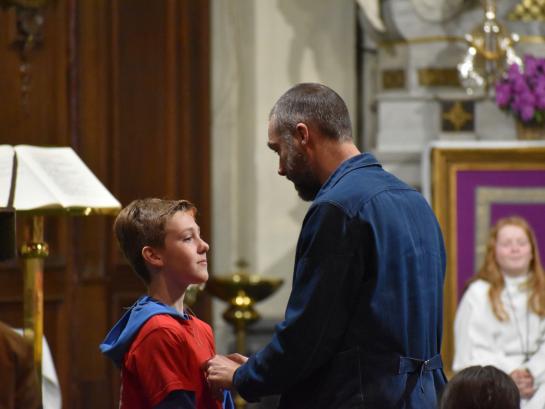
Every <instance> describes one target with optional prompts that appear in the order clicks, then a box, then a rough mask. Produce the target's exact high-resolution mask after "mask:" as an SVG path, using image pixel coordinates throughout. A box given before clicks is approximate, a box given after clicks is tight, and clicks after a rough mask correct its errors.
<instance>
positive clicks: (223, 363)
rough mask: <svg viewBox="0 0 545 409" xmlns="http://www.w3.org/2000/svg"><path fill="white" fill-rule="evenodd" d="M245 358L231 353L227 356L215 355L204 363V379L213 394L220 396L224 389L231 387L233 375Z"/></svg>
mask: <svg viewBox="0 0 545 409" xmlns="http://www.w3.org/2000/svg"><path fill="white" fill-rule="evenodd" d="M247 360H248V358H246V357H245V356H242V355H240V354H231V355H229V356H228V357H226V356H223V355H216V356H214V357H213V358H211V359H209V360H208V362H206V364H205V365H204V371H205V373H206V380H207V382H208V386H209V387H210V390H211V392H212V394H213V395H214V396H216V397H221V396H222V395H223V390H224V389H232V388H233V375H234V374H235V371H236V370H237V369H238V367H239V366H240V365H242V364H243V363H244V362H246V361H247Z"/></svg>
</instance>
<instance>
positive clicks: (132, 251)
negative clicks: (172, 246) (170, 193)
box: [114, 198, 197, 285]
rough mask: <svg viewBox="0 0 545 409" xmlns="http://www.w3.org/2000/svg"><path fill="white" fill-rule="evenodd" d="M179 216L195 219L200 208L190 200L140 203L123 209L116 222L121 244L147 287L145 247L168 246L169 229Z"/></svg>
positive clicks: (148, 276) (131, 204) (150, 199)
mask: <svg viewBox="0 0 545 409" xmlns="http://www.w3.org/2000/svg"><path fill="white" fill-rule="evenodd" d="M176 212H189V213H191V214H192V215H193V217H195V216H196V214H197V208H196V207H195V205H194V204H193V203H191V202H189V201H187V200H165V199H157V198H147V199H137V200H134V201H133V202H131V203H130V204H129V205H127V206H126V207H125V208H123V209H122V210H121V212H119V214H118V215H117V217H116V219H115V222H114V232H115V235H116V238H117V242H118V243H119V246H120V247H121V250H122V251H123V254H124V255H125V258H126V259H127V261H128V262H129V264H130V265H131V267H132V268H133V270H134V271H135V272H136V274H138V276H139V277H140V278H141V279H142V280H144V282H145V283H146V285H149V284H150V281H151V276H150V272H149V270H148V268H147V266H146V263H145V261H144V258H143V257H142V249H143V248H144V247H145V246H153V247H158V248H162V247H163V246H164V244H165V235H166V231H165V225H166V223H167V221H168V220H169V219H170V218H171V217H172V216H174V214H175V213H176Z"/></svg>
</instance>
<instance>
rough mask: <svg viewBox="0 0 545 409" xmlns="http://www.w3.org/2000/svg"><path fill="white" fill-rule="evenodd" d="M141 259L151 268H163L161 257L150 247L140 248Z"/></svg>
mask: <svg viewBox="0 0 545 409" xmlns="http://www.w3.org/2000/svg"><path fill="white" fill-rule="evenodd" d="M142 258H143V259H144V261H145V262H147V263H148V264H150V265H151V266H153V267H162V266H163V258H162V257H161V254H160V253H159V252H158V251H157V250H156V249H154V248H153V247H151V246H144V247H143V248H142Z"/></svg>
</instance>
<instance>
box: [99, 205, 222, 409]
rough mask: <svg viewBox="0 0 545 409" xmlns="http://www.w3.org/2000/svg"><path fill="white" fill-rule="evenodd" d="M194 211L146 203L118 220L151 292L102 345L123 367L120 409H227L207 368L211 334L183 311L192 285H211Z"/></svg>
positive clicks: (127, 250)
mask: <svg viewBox="0 0 545 409" xmlns="http://www.w3.org/2000/svg"><path fill="white" fill-rule="evenodd" d="M196 212H197V209H196V207H195V206H194V205H193V204H191V203H190V202H188V201H185V200H176V201H175V200H161V199H143V200H135V201H133V202H132V203H131V204H129V205H128V206H127V207H125V208H124V209H123V210H121V212H120V213H119V215H118V216H117V218H116V220H115V223H114V231H115V234H116V237H117V240H118V242H119V245H120V247H121V250H122V251H123V253H124V255H125V257H126V258H127V260H128V261H129V263H130V265H131V267H132V268H133V269H134V271H135V272H136V274H137V275H138V276H139V277H140V278H142V280H144V282H145V283H146V286H147V287H148V295H147V296H143V297H141V298H140V299H138V301H137V302H136V303H135V304H134V305H133V306H132V307H131V308H130V309H129V310H128V311H127V312H126V313H125V314H124V315H123V317H122V318H121V319H120V320H119V321H118V322H117V323H116V324H115V326H114V327H113V328H112V330H111V331H110V332H109V333H108V335H107V336H106V339H105V340H104V342H103V343H102V344H101V345H100V349H101V351H102V352H103V353H104V354H106V355H107V356H108V357H109V358H111V359H112V360H113V361H114V362H115V364H116V365H117V366H118V367H120V368H121V397H120V408H121V409H148V408H154V409H174V408H176V409H188V408H191V409H216V408H221V407H222V403H221V402H220V401H217V400H216V399H214V397H213V396H212V394H211V392H210V390H209V389H208V385H207V383H206V380H205V378H204V374H203V372H202V369H201V367H202V365H203V363H204V362H206V361H207V360H208V359H209V358H210V357H212V356H213V355H214V338H213V335H212V330H211V329H210V327H209V326H208V325H207V324H205V323H204V322H202V321H201V320H199V319H198V318H197V317H194V316H190V315H188V314H187V313H186V311H185V310H184V307H183V300H184V294H185V291H186V289H187V287H188V286H189V285H191V284H201V283H205V282H206V281H207V280H208V270H207V262H206V253H207V252H208V249H209V246H208V244H207V243H206V242H205V241H204V240H202V238H201V237H200V229H199V226H198V225H197V223H196V222H195V215H196ZM224 398H225V404H226V406H227V407H230V406H229V405H231V404H232V402H231V398H230V395H229V393H228V392H225V394H224Z"/></svg>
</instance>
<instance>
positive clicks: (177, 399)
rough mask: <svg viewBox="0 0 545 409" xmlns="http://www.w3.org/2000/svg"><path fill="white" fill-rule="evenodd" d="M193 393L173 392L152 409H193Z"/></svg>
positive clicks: (194, 405)
mask: <svg viewBox="0 0 545 409" xmlns="http://www.w3.org/2000/svg"><path fill="white" fill-rule="evenodd" d="M196 407H197V406H196V404H195V393H194V392H191V391H181V390H179V391H173V392H171V393H169V394H168V396H167V397H166V398H165V399H163V401H162V402H161V403H159V404H158V405H156V406H154V407H153V409H195V408H196Z"/></svg>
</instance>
